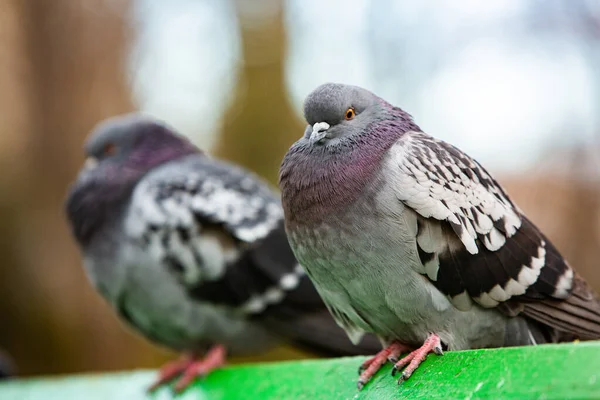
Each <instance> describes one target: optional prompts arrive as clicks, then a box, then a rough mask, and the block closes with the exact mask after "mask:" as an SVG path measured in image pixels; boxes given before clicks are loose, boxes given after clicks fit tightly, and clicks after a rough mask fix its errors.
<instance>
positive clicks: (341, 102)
mask: <svg viewBox="0 0 600 400" xmlns="http://www.w3.org/2000/svg"><path fill="white" fill-rule="evenodd" d="M304 117H305V118H306V121H307V122H308V124H309V126H308V127H307V128H306V130H305V133H304V137H305V138H306V139H307V140H308V141H309V142H310V143H311V144H313V145H321V146H322V145H325V146H329V147H336V146H337V145H340V144H344V143H346V142H348V141H356V140H357V139H358V138H359V137H360V136H366V135H369V134H371V135H372V136H373V139H374V140H376V139H378V137H379V136H381V134H382V133H384V132H380V131H378V130H371V129H370V128H372V127H373V124H374V123H377V122H380V121H385V120H388V119H390V120H404V121H405V123H406V124H405V125H406V130H410V129H413V128H414V126H411V122H412V118H411V117H410V115H408V114H407V113H405V112H404V111H402V110H400V109H399V108H396V107H393V106H392V105H390V104H389V103H387V102H386V101H385V100H383V99H381V98H379V97H377V96H376V95H375V94H373V93H371V92H369V91H368V90H366V89H363V88H360V87H357V86H351V85H342V84H337V83H326V84H324V85H321V86H319V87H318V88H316V89H315V90H313V92H312V93H310V94H309V95H308V97H307V98H306V100H305V102H304ZM412 125H414V124H412Z"/></svg>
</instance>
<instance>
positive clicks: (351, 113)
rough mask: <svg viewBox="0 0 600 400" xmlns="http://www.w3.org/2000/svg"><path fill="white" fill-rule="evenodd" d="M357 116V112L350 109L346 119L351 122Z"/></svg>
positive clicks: (347, 111)
mask: <svg viewBox="0 0 600 400" xmlns="http://www.w3.org/2000/svg"><path fill="white" fill-rule="evenodd" d="M355 116H356V112H355V111H354V108H352V107H350V108H349V109H347V110H346V115H345V116H344V117H345V118H346V119H347V120H348V121H349V120H351V119H352V118H354V117H355Z"/></svg>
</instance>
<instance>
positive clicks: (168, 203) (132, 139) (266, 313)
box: [66, 113, 380, 391]
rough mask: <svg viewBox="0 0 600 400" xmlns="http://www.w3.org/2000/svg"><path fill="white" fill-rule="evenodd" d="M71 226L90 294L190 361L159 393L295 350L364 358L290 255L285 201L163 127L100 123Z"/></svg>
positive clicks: (372, 342) (163, 379) (70, 208)
mask: <svg viewBox="0 0 600 400" xmlns="http://www.w3.org/2000/svg"><path fill="white" fill-rule="evenodd" d="M85 152H86V154H87V160H86V162H85V165H84V167H83V168H82V170H81V171H80V173H79V176H78V177H77V179H76V181H75V182H74V183H73V184H72V185H71V187H70V189H69V193H68V196H67V200H66V214H67V218H68V221H69V223H70V226H71V230H72V233H73V236H74V238H75V240H76V242H77V243H78V245H79V247H80V249H81V252H82V258H83V264H84V267H85V270H86V272H87V275H88V276H89V278H90V280H91V282H92V284H93V286H94V287H95V288H96V289H97V290H98V291H99V292H100V294H101V295H102V296H103V297H104V298H105V299H106V300H107V301H108V303H109V304H110V305H111V306H112V307H113V308H114V310H115V311H116V313H117V314H118V315H119V316H120V317H121V318H122V319H123V320H124V321H126V323H127V324H128V325H129V326H131V327H133V328H134V329H136V330H137V331H139V332H141V333H142V334H143V335H144V336H145V337H146V338H148V339H149V340H150V341H152V342H154V343H157V344H160V345H162V346H166V347H168V348H170V349H174V350H176V351H179V352H181V353H182V354H183V356H182V357H181V359H179V360H176V361H173V362H171V363H168V364H166V365H165V366H164V367H163V368H162V369H161V371H160V373H159V377H158V379H157V381H156V383H155V384H154V385H152V386H151V387H150V390H153V389H155V388H157V387H159V386H161V385H162V384H164V383H167V382H169V381H172V380H174V379H176V378H177V377H180V379H179V380H178V381H177V382H176V384H175V386H174V388H175V390H176V391H181V390H183V389H185V388H186V387H187V386H189V384H190V383H191V382H192V381H193V380H194V379H195V378H196V377H200V376H204V375H206V374H207V373H209V372H210V371H211V370H214V369H215V368H218V367H220V366H221V365H223V363H224V362H225V357H226V353H228V352H230V353H232V354H251V353H257V352H260V351H264V350H266V349H268V348H271V347H272V346H274V345H276V344H278V343H280V342H282V341H286V340H287V341H288V342H290V343H292V344H297V345H298V346H300V347H303V348H305V349H308V350H312V351H314V352H316V353H319V354H323V355H331V356H334V355H359V354H369V353H372V352H375V351H377V349H378V348H379V346H380V344H379V341H378V340H377V338H376V337H375V336H372V337H371V338H368V339H366V340H365V341H364V342H362V344H361V345H360V346H358V347H356V346H354V345H353V344H352V343H351V342H350V341H349V340H348V338H347V337H346V334H345V333H344V331H343V330H342V329H341V328H340V327H339V326H338V325H337V324H336V323H335V321H334V320H333V318H332V317H331V315H330V314H329V312H328V310H327V308H326V306H325V304H324V303H323V301H322V300H321V298H320V297H319V295H318V293H317V292H316V290H315V289H314V287H313V285H312V283H311V282H310V280H309V279H308V277H306V275H305V273H304V270H303V269H302V267H300V266H299V265H298V262H297V261H296V259H295V258H294V255H293V252H292V250H291V249H290V247H289V244H288V241H287V237H286V234H285V228H284V223H283V210H282V208H281V202H280V199H279V195H278V194H276V193H275V192H273V190H272V189H271V188H270V187H269V186H268V185H267V184H266V183H265V182H263V181H262V180H261V179H259V178H258V177H257V176H255V175H254V174H252V173H250V172H249V171H246V170H244V169H242V168H240V167H237V166H235V165H232V164H229V163H226V162H223V161H219V160H216V159H213V158H211V157H209V156H208V155H206V154H205V153H203V152H202V151H200V150H199V149H198V148H197V147H195V146H194V145H193V144H192V143H191V142H190V141H188V140H187V139H185V138H184V137H182V136H180V135H179V134H177V133H176V132H175V131H174V130H173V128H171V127H169V126H168V125H167V124H165V123H163V122H162V121H158V120H155V119H153V118H151V117H147V116H143V115H141V114H137V113H133V114H126V115H120V116H117V117H113V118H109V119H108V120H105V121H103V122H101V123H99V124H98V125H97V126H96V128H95V129H94V130H93V131H92V133H91V134H90V136H89V139H88V140H87V143H86V145H85Z"/></svg>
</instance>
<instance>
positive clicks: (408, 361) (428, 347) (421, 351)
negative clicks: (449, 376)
mask: <svg viewBox="0 0 600 400" xmlns="http://www.w3.org/2000/svg"><path fill="white" fill-rule="evenodd" d="M431 352H433V353H435V354H438V355H443V351H442V344H441V341H440V337H439V336H438V335H436V334H433V333H432V334H430V335H429V336H428V337H427V339H426V340H425V343H423V346H421V347H420V348H418V349H417V350H415V351H413V352H411V353H410V354H409V355H407V356H406V357H404V358H402V359H401V360H399V361H398V362H396V364H394V367H393V368H392V376H396V373H397V372H398V371H399V370H400V369H402V368H404V367H405V366H406V368H405V369H404V371H402V374H401V375H400V378H399V379H398V384H400V383H402V382H404V381H406V380H408V378H410V377H411V375H412V373H413V372H414V371H415V370H416V369H417V368H418V367H419V365H421V363H422V362H423V360H425V357H427V354H429V353H431Z"/></svg>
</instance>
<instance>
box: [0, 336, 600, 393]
mask: <svg viewBox="0 0 600 400" xmlns="http://www.w3.org/2000/svg"><path fill="white" fill-rule="evenodd" d="M361 360H363V358H362V357H356V358H339V359H330V360H308V361H290V362H280V363H267V364H253V365H237V366H232V367H227V368H224V369H222V370H219V371H215V372H213V373H212V374H210V375H209V376H208V377H207V378H206V379H204V380H201V381H198V382H197V383H196V384H195V385H194V386H193V387H191V388H189V389H188V390H187V391H186V392H185V393H183V394H181V395H178V396H176V395H174V394H173V392H172V391H171V390H170V388H168V387H165V388H162V389H160V390H158V391H157V392H155V393H154V394H152V395H147V394H146V393H145V388H146V387H147V386H148V385H149V384H150V383H151V382H152V380H153V379H154V378H155V372H154V371H135V372H123V373H116V374H114V373H113V374H97V375H80V376H68V377H59V378H43V379H24V380H13V381H7V382H5V383H2V384H0V399H2V400H5V399H7V400H8V399H11V400H12V399H15V400H26V399H43V400H55V399H60V400H65V399H69V400H71V399H86V400H96V399H98V400H99V399H103V400H104V399H108V400H120V399H124V400H137V399H157V400H158V399H171V398H179V399H194V400H226V399H227V400H228V399H253V400H254V399H307V400H308V399H311V400H313V399H378V400H379V399H463V400H474V399H519V400H522V399H561V400H563V399H600V342H582V343H570V344H562V345H544V346H537V347H520V348H506V349H492V350H470V351H460V352H447V353H446V354H444V356H443V357H439V356H435V355H430V356H429V357H428V359H427V360H426V361H425V362H424V363H423V364H422V366H421V367H420V368H419V369H418V370H417V371H416V372H415V373H414V374H413V376H412V377H411V378H410V380H409V381H407V382H404V383H402V384H401V385H396V379H395V378H392V377H391V375H390V370H391V365H390V364H388V365H387V366H386V367H385V368H384V369H383V370H382V371H380V372H379V374H377V376H376V377H375V378H374V379H373V380H372V381H371V382H370V383H369V384H368V385H367V386H366V387H365V389H363V390H362V391H361V392H358V391H357V390H356V386H355V385H356V378H357V367H358V365H359V363H360V361H361Z"/></svg>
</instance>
